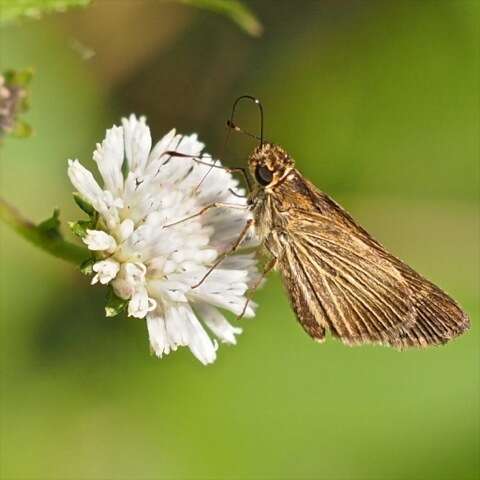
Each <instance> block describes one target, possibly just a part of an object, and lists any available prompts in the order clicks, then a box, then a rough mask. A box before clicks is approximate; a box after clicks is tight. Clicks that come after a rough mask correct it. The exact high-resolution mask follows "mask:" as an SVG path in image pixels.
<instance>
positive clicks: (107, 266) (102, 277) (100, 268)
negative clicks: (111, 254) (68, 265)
mask: <svg viewBox="0 0 480 480" xmlns="http://www.w3.org/2000/svg"><path fill="white" fill-rule="evenodd" d="M119 270H120V265H119V264H118V262H116V261H115V260H111V259H107V260H102V261H100V262H97V263H95V264H94V265H93V271H94V272H96V275H95V276H94V277H93V279H92V285H93V284H95V283H97V282H100V283H101V284H102V285H106V284H107V283H109V282H110V281H111V280H113V279H114V278H115V277H116V276H117V273H118V271H119Z"/></svg>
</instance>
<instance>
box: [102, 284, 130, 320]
mask: <svg viewBox="0 0 480 480" xmlns="http://www.w3.org/2000/svg"><path fill="white" fill-rule="evenodd" d="M127 305H128V300H124V299H123V298H120V297H118V296H117V295H115V292H114V291H113V289H112V287H110V288H109V290H108V294H107V304H106V305H105V315H106V316H107V317H115V316H116V315H118V314H119V313H121V312H123V310H125V308H126V306H127Z"/></svg>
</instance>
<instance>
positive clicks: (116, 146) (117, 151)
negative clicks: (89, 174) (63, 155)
mask: <svg viewBox="0 0 480 480" xmlns="http://www.w3.org/2000/svg"><path fill="white" fill-rule="evenodd" d="M123 152H124V147H123V129H122V127H117V126H115V125H114V126H113V127H112V128H111V129H109V130H107V133H106V136H105V139H104V140H103V142H102V144H101V145H99V144H97V149H96V150H95V152H94V153H93V159H94V160H95V162H97V166H98V170H99V171H100V173H101V175H102V177H103V181H104V182H105V187H106V188H107V189H108V190H110V191H111V192H113V193H114V194H115V195H118V194H119V193H120V192H121V190H122V188H123V175H122V163H123Z"/></svg>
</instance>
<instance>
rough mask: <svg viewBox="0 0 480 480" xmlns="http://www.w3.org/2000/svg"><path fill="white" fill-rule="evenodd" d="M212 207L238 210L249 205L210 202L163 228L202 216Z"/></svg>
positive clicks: (245, 208)
mask: <svg viewBox="0 0 480 480" xmlns="http://www.w3.org/2000/svg"><path fill="white" fill-rule="evenodd" d="M212 208H236V209H238V210H247V209H248V208H249V206H248V205H239V204H235V203H223V202H214V203H210V204H209V205H206V206H205V207H203V208H202V209H201V210H199V211H198V212H197V213H194V214H193V215H189V216H188V217H185V218H182V219H181V220H178V221H176V222H173V223H169V224H167V225H164V226H163V227H162V228H168V227H173V226H174V225H178V224H179V223H183V222H186V221H188V220H192V219H193V218H196V217H200V216H201V215H203V214H204V213H205V212H208V210H211V209H212Z"/></svg>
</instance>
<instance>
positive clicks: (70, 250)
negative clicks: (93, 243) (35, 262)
mask: <svg viewBox="0 0 480 480" xmlns="http://www.w3.org/2000/svg"><path fill="white" fill-rule="evenodd" d="M0 220H2V221H3V222H4V223H6V224H7V225H8V226H10V227H11V228H12V229H13V230H15V232H17V233H18V234H19V235H20V236H22V237H23V238H25V239H26V240H28V241H29V242H30V243H32V244H33V245H36V246H37V247H39V248H41V249H42V250H44V251H45V252H48V253H50V254H51V255H53V256H54V257H58V258H61V259H63V260H66V261H68V262H71V263H74V264H75V265H79V264H80V263H81V262H83V261H84V260H86V259H87V258H88V257H89V252H88V250H87V249H86V248H84V247H81V246H78V245H75V244H73V243H70V242H67V241H65V240H64V239H63V238H62V237H61V236H60V235H58V234H57V235H52V234H51V232H49V231H47V230H42V229H40V228H39V227H38V226H37V225H35V224H34V223H32V222H31V221H29V220H27V219H26V218H24V217H23V216H22V215H21V214H20V212H19V211H18V210H17V209H16V208H14V207H12V206H11V205H9V204H8V203H7V202H6V201H5V200H3V199H2V198H0Z"/></svg>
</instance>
